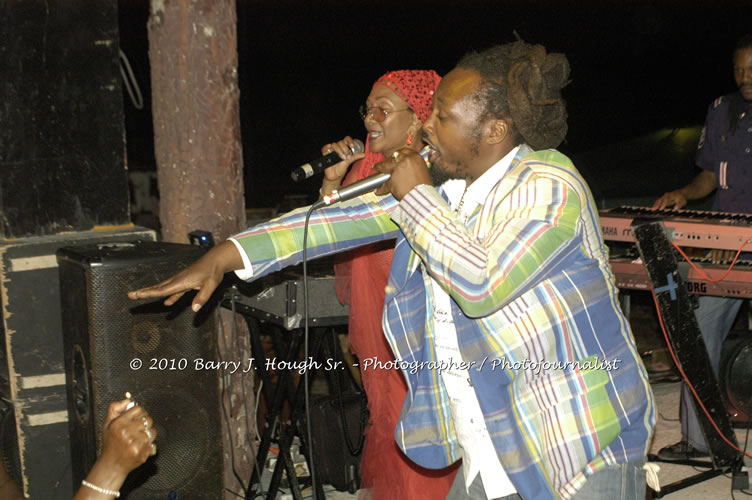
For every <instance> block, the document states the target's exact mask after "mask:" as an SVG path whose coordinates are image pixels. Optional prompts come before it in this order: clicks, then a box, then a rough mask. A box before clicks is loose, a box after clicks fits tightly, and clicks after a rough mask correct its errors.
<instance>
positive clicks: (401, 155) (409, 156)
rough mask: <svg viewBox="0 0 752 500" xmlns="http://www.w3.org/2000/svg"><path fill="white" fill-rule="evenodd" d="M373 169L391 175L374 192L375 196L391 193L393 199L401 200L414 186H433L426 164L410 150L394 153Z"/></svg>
mask: <svg viewBox="0 0 752 500" xmlns="http://www.w3.org/2000/svg"><path fill="white" fill-rule="evenodd" d="M373 168H374V170H376V171H377V172H380V173H382V174H391V177H390V178H389V180H388V181H387V182H385V183H384V184H383V185H382V186H380V187H379V188H378V189H377V190H376V194H377V195H385V194H388V193H390V192H391V193H392V194H393V195H394V197H395V198H397V199H398V200H401V199H402V198H404V196H405V195H406V194H407V193H408V192H410V190H411V189H413V188H414V187H415V186H418V185H420V184H428V185H429V186H431V185H433V182H432V181H431V173H430V172H429V171H428V167H427V166H426V162H425V161H424V160H423V158H422V157H421V156H420V155H419V154H418V152H417V151H415V150H413V149H410V148H402V149H399V150H397V151H395V152H394V153H393V154H392V155H391V156H389V157H387V158H386V160H384V161H383V162H381V163H377V164H376V165H374V167H373Z"/></svg>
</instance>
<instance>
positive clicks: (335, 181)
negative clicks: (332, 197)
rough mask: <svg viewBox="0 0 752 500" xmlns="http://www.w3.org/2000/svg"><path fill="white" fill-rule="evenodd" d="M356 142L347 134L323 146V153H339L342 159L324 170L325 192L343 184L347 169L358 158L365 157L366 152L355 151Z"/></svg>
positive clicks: (323, 191)
mask: <svg viewBox="0 0 752 500" xmlns="http://www.w3.org/2000/svg"><path fill="white" fill-rule="evenodd" d="M354 143H355V141H353V139H352V137H350V136H347V137H345V138H344V139H342V140H341V141H337V142H332V143H330V144H325V145H324V146H323V147H322V148H321V154H324V155H328V154H329V153H337V154H338V155H339V157H340V158H342V161H341V162H339V163H335V164H334V165H332V166H331V167H327V168H326V169H325V170H324V182H323V183H322V186H321V192H322V193H323V194H329V193H331V192H332V191H333V190H334V189H337V188H338V187H339V186H340V184H342V179H344V178H345V174H347V169H348V168H349V167H350V165H352V164H353V163H355V162H356V161H358V160H361V159H363V158H365V156H366V155H365V153H353V151H354V149H355V148H354Z"/></svg>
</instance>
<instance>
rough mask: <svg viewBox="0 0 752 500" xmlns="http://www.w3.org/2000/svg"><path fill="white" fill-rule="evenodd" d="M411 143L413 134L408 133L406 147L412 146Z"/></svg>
mask: <svg viewBox="0 0 752 500" xmlns="http://www.w3.org/2000/svg"><path fill="white" fill-rule="evenodd" d="M412 143H413V133H412V132H409V133H408V134H407V145H408V146H409V145H410V144H412Z"/></svg>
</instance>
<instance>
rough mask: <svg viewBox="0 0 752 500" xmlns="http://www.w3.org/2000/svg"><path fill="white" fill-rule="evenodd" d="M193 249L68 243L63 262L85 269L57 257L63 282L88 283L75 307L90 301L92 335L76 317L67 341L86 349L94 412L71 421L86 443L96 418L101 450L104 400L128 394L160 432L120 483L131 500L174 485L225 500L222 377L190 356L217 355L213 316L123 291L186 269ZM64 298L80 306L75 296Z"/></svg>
mask: <svg viewBox="0 0 752 500" xmlns="http://www.w3.org/2000/svg"><path fill="white" fill-rule="evenodd" d="M185 247H188V248H185ZM197 251H199V252H202V251H201V250H199V249H197V247H191V246H189V245H174V244H167V243H151V244H146V243H145V244H143V245H140V246H139V247H134V248H125V249H119V250H118V249H99V250H96V249H94V250H89V249H75V250H71V252H70V255H68V256H67V257H66V259H65V260H67V261H69V263H70V262H73V263H75V265H74V266H73V267H76V266H78V267H79V268H81V269H83V270H84V272H83V273H81V272H79V273H75V272H73V269H69V267H70V266H69V265H68V264H65V263H63V262H61V277H62V273H66V272H67V271H70V272H69V273H68V274H69V275H70V277H71V279H69V280H68V281H67V284H68V285H69V286H75V284H76V282H77V281H78V282H81V281H83V282H84V283H79V285H80V286H84V287H85V288H86V297H87V301H86V304H85V305H81V304H78V305H77V307H79V308H80V307H85V308H86V311H85V316H86V318H87V319H86V323H87V324H86V330H87V331H88V335H83V334H82V333H81V325H80V323H82V321H78V322H77V321H76V320H75V319H73V320H72V321H71V323H73V324H76V323H79V326H78V327H76V328H73V330H75V332H76V334H75V335H71V336H70V338H68V339H67V343H68V344H74V345H76V344H85V348H84V349H82V351H83V352H85V353H88V356H89V359H88V360H87V365H88V367H89V370H90V372H91V373H90V386H91V395H90V399H91V406H92V414H93V417H94V418H93V419H91V420H92V421H93V423H92V424H87V423H86V422H78V423H77V425H78V430H79V431H80V432H81V433H82V442H85V441H86V439H85V435H86V432H91V429H88V430H87V429H85V428H86V427H87V425H93V426H94V429H93V432H94V433H95V435H96V449H97V453H100V452H101V447H102V428H103V424H104V419H105V417H106V414H107V406H108V405H109V403H110V402H112V401H115V400H120V399H123V396H124V394H125V392H126V391H128V392H131V393H132V394H133V396H134V399H135V400H136V401H137V402H138V403H139V404H141V405H142V406H143V407H144V408H145V409H146V410H147V411H148V412H149V414H150V415H151V417H152V419H153V420H154V427H155V428H156V429H157V439H156V442H157V448H158V453H157V455H156V456H154V457H152V458H150V459H149V460H148V461H147V462H146V464H144V465H143V466H142V467H140V468H138V469H136V470H135V471H133V472H132V473H131V474H130V475H129V477H128V480H127V481H126V483H125V484H124V485H123V488H122V489H121V492H122V493H123V497H124V498H128V499H131V500H140V499H163V498H168V495H169V493H170V492H172V491H174V492H176V493H178V498H191V499H194V498H195V499H204V498H206V499H214V498H221V491H222V464H223V459H222V452H221V428H220V425H221V421H220V418H219V414H220V406H219V404H220V403H219V389H218V380H219V379H218V375H219V374H218V373H217V371H216V370H197V369H196V367H197V364H196V360H216V359H217V340H216V328H215V325H216V323H215V321H214V316H213V314H212V313H207V312H205V311H202V312H201V313H199V314H198V315H197V314H195V313H193V311H191V310H190V307H189V306H190V297H184V298H183V300H181V301H179V302H178V303H177V304H175V305H174V306H172V307H166V306H164V305H163V304H162V301H161V300H158V301H153V302H148V303H139V302H134V301H131V300H129V299H128V298H127V292H128V291H129V290H133V289H136V288H139V287H142V286H146V285H151V284H154V283H157V282H160V281H162V280H164V279H166V278H167V277H169V276H171V275H173V274H174V273H175V272H177V271H179V270H180V269H182V268H184V267H186V266H187V265H188V264H190V263H191V262H193V261H194V260H195V259H196V258H197V257H198V255H200V254H198V255H197V253H196V252H197ZM64 264H65V265H64ZM73 278H76V279H73ZM61 282H62V281H61ZM73 295H75V294H72V295H71V296H73ZM70 302H71V307H76V303H77V302H80V300H79V301H76V300H73V299H71V300H70ZM64 310H65V308H64ZM74 316H75V315H71V317H72V318H74ZM79 316H81V314H80V313H79ZM81 385H83V384H81ZM74 427H75V426H74ZM74 455H75V453H74ZM74 460H75V456H74Z"/></svg>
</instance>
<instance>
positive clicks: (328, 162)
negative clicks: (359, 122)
mask: <svg viewBox="0 0 752 500" xmlns="http://www.w3.org/2000/svg"><path fill="white" fill-rule="evenodd" d="M365 149H366V147H365V146H364V145H363V141H361V140H359V139H355V140H353V146H352V147H351V148H350V152H351V153H352V154H356V153H362V152H363V151H365ZM341 161H342V158H340V156H339V155H338V154H337V153H329V154H328V155H325V156H322V157H321V158H318V159H316V160H313V161H312V162H310V163H306V164H305V165H301V166H299V167H298V168H296V169H295V170H293V171H292V172H290V177H292V180H294V181H295V182H300V181H302V180H304V179H308V178H309V177H312V176H314V175H315V174H318V173H319V172H323V171H324V170H325V169H326V168H328V167H331V166H332V165H334V164H335V163H339V162H341Z"/></svg>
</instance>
